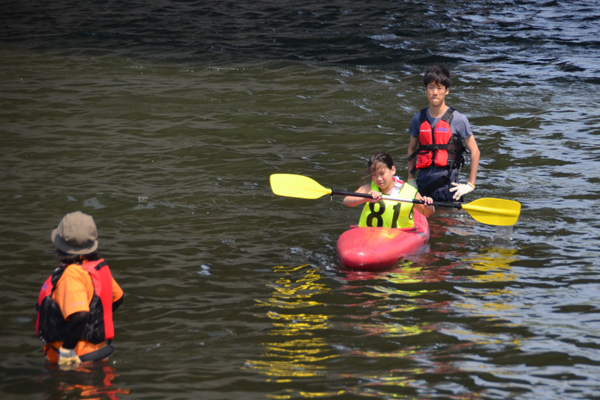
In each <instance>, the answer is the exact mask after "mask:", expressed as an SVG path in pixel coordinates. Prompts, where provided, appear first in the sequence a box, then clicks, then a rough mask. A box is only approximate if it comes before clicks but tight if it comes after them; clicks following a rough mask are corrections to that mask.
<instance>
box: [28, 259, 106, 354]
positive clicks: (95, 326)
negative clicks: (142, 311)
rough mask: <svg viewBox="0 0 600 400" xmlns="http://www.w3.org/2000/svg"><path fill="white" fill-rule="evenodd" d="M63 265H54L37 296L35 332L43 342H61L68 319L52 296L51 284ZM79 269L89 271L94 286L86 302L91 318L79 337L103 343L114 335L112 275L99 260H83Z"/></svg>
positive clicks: (59, 275) (104, 263)
mask: <svg viewBox="0 0 600 400" xmlns="http://www.w3.org/2000/svg"><path fill="white" fill-rule="evenodd" d="M66 268H67V267H65V266H61V267H59V268H57V269H56V270H55V271H54V272H53V273H52V275H51V276H50V277H49V278H48V279H47V280H46V282H45V283H44V285H43V286H42V289H41V290H40V294H39V296H38V302H37V305H36V310H37V312H38V313H37V318H36V321H35V332H36V334H37V336H38V337H39V338H40V339H41V340H42V342H44V344H48V343H51V342H55V341H64V340H65V338H66V334H67V331H66V323H67V321H65V319H64V317H63V315H62V312H61V311H60V307H59V306H58V304H56V302H55V301H54V300H53V299H52V293H53V292H54V287H55V285H56V283H57V282H58V280H59V279H60V278H61V276H62V274H63V272H64V271H65V269H66ZM81 268H82V269H83V270H85V271H87V272H88V273H89V274H90V276H91V278H92V283H93V285H94V296H93V297H92V301H91V302H90V305H89V307H90V317H89V319H88V321H87V322H86V325H85V329H84V334H83V337H82V339H84V340H87V341H89V342H91V343H94V344H98V343H102V342H104V341H106V340H110V339H112V338H114V336H115V329H114V325H113V318H112V303H113V293H112V274H111V273H110V268H109V267H108V264H107V263H106V262H105V261H104V260H102V259H101V260H95V261H88V262H85V263H83V264H82V265H81Z"/></svg>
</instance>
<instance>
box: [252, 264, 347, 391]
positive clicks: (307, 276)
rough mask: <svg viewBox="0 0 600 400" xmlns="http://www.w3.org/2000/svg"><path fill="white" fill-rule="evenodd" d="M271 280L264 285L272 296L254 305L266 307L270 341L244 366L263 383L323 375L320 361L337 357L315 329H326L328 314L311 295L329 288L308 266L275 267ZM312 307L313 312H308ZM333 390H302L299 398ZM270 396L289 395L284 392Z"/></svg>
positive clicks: (328, 323) (324, 369)
mask: <svg viewBox="0 0 600 400" xmlns="http://www.w3.org/2000/svg"><path fill="white" fill-rule="evenodd" d="M273 272H274V273H275V275H276V279H275V280H274V282H271V283H269V284H268V286H269V287H270V288H272V289H273V295H272V296H271V297H270V298H269V300H267V301H261V300H257V301H256V302H257V304H258V305H259V306H262V307H266V308H268V311H266V314H265V315H266V317H267V318H269V319H270V320H271V322H272V324H273V329H271V331H270V332H269V333H268V335H269V337H270V338H272V340H269V341H268V342H266V343H263V346H264V348H265V350H264V353H263V355H262V357H261V358H260V359H259V360H248V361H247V362H246V365H245V369H252V370H255V371H258V372H260V373H262V374H264V375H267V376H269V377H270V379H268V380H267V382H277V383H282V382H289V381H290V378H307V377H314V376H321V375H324V374H325V372H326V368H325V366H324V365H323V363H322V362H323V361H325V360H328V359H330V358H335V357H337V354H336V353H335V352H334V351H333V350H332V349H331V346H329V345H328V344H327V343H326V342H325V340H324V339H323V338H322V337H320V336H321V335H316V334H315V332H316V331H323V330H326V329H328V328H329V326H330V322H329V319H330V317H329V316H328V315H324V314H321V313H320V312H319V311H318V310H323V308H324V307H325V304H323V303H320V302H318V301H316V300H314V299H313V297H314V296H315V295H320V294H324V293H329V292H330V291H331V289H330V288H329V287H328V286H327V285H326V284H324V283H321V282H320V281H321V280H322V279H323V277H322V276H321V274H320V272H319V271H318V270H317V269H315V268H313V267H311V266H310V265H308V264H307V265H300V266H290V267H285V266H277V267H274V268H273ZM312 310H314V312H311V311H312ZM333 394H335V393H320V392H318V393H310V392H304V393H303V394H302V396H303V397H310V398H315V397H324V396H331V395H333ZM269 397H270V398H277V399H280V398H289V397H290V396H288V395H286V394H282V395H272V396H269Z"/></svg>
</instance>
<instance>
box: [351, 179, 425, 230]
mask: <svg viewBox="0 0 600 400" xmlns="http://www.w3.org/2000/svg"><path fill="white" fill-rule="evenodd" d="M394 182H395V185H394V189H393V190H392V193H390V195H389V196H391V197H399V198H402V199H410V200H414V198H415V197H416V196H417V189H415V188H414V187H412V186H411V185H409V184H407V183H406V182H403V181H401V180H400V179H399V178H397V177H394ZM371 190H376V191H378V192H381V190H380V189H379V187H378V186H377V185H376V184H375V182H371ZM413 208H414V204H413V203H405V202H400V201H390V200H383V199H381V200H380V201H379V203H366V204H365V206H364V207H363V210H362V214H360V220H359V222H358V226H359V227H361V228H364V227H368V226H372V227H385V228H412V227H413V226H415V223H414V220H413Z"/></svg>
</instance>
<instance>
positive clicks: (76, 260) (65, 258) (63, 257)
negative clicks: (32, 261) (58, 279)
mask: <svg viewBox="0 0 600 400" xmlns="http://www.w3.org/2000/svg"><path fill="white" fill-rule="evenodd" d="M54 253H55V254H54V255H55V257H56V259H57V260H58V261H59V262H60V263H61V264H66V265H71V264H82V263H83V260H87V261H96V260H99V259H100V254H98V252H97V251H94V252H93V253H90V254H86V255H83V256H81V255H75V254H69V253H65V252H64V251H62V250H59V249H55V251H54Z"/></svg>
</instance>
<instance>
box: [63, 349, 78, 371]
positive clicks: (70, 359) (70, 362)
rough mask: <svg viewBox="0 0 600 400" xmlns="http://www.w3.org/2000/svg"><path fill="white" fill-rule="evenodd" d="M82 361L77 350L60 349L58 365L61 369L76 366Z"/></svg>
mask: <svg viewBox="0 0 600 400" xmlns="http://www.w3.org/2000/svg"><path fill="white" fill-rule="evenodd" d="M80 363H81V359H80V358H79V356H78V355H77V353H75V350H67V349H65V348H62V347H61V348H60V349H58V366H59V367H60V368H61V369H70V368H76V367H77V366H78V365H79V364H80Z"/></svg>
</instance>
